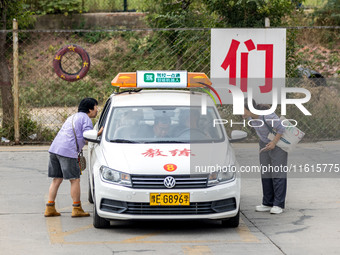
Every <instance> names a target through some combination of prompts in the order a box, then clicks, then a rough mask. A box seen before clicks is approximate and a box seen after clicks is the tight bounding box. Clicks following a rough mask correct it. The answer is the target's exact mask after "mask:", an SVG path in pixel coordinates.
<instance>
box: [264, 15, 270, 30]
mask: <svg viewBox="0 0 340 255" xmlns="http://www.w3.org/2000/svg"><path fill="white" fill-rule="evenodd" d="M264 27H266V28H269V27H270V19H269V18H268V17H266V18H265V19H264Z"/></svg>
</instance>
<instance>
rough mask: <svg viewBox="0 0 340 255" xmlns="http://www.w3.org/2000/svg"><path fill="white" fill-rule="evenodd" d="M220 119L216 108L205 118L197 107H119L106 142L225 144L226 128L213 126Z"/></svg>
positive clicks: (112, 117)
mask: <svg viewBox="0 0 340 255" xmlns="http://www.w3.org/2000/svg"><path fill="white" fill-rule="evenodd" d="M217 118H218V117H217V113H216V110H215V109H214V108H213V107H208V108H207V112H206V114H205V115H202V114H201V108H200V107H193V106H141V107H117V108H115V109H114V110H113V111H112V114H111V116H110V118H109V123H108V124H106V126H107V130H108V132H107V136H106V139H107V140H108V141H110V142H115V143H213V142H222V141H224V139H225V138H224V134H223V132H222V129H221V126H222V125H216V126H215V127H214V126H213V121H214V119H217ZM222 127H223V126H222Z"/></svg>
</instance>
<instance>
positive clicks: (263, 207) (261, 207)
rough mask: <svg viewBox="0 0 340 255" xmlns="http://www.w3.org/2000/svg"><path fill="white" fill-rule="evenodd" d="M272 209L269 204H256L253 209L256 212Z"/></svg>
mask: <svg viewBox="0 0 340 255" xmlns="http://www.w3.org/2000/svg"><path fill="white" fill-rule="evenodd" d="M271 209H272V207H271V206H267V205H258V206H256V208H255V211H257V212H269V211H270V210H271Z"/></svg>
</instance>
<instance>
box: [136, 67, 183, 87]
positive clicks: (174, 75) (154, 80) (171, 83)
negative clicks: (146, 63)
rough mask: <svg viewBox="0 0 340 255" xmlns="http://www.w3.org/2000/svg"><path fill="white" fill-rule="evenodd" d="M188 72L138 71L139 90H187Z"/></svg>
mask: <svg viewBox="0 0 340 255" xmlns="http://www.w3.org/2000/svg"><path fill="white" fill-rule="evenodd" d="M187 82H188V75H187V71H137V87H138V88H186V87H187Z"/></svg>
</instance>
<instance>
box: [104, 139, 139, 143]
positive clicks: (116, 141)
mask: <svg viewBox="0 0 340 255" xmlns="http://www.w3.org/2000/svg"><path fill="white" fill-rule="evenodd" d="M110 142H111V143H137V142H135V141H131V140H127V139H112V140H110Z"/></svg>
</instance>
